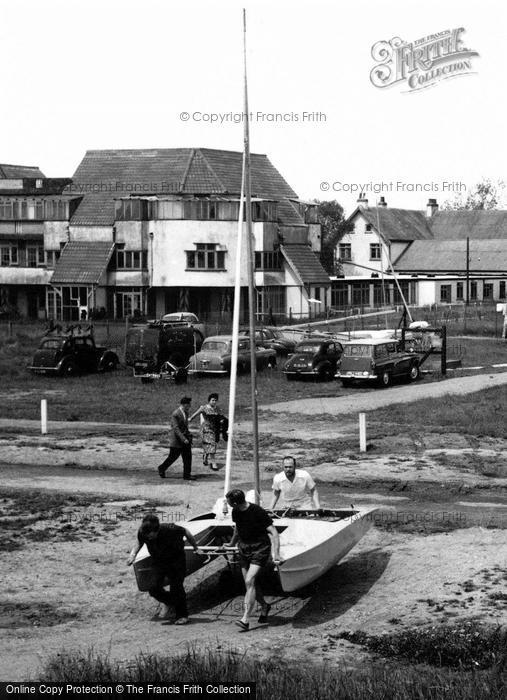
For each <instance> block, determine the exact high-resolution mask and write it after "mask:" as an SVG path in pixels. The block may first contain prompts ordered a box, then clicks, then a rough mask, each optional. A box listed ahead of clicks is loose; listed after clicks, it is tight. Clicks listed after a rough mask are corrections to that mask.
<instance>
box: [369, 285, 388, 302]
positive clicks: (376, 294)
mask: <svg viewBox="0 0 507 700" xmlns="http://www.w3.org/2000/svg"><path fill="white" fill-rule="evenodd" d="M382 288H383V291H382ZM390 298H391V297H390V289H389V285H388V284H385V283H384V284H383V285H382V284H374V285H373V306H384V304H389V303H390V302H389V299H390Z"/></svg>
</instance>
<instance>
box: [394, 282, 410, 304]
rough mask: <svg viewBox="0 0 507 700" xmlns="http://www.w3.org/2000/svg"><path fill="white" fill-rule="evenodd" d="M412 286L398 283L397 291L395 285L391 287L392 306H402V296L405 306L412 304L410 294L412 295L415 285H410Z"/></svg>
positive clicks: (406, 283)
mask: <svg viewBox="0 0 507 700" xmlns="http://www.w3.org/2000/svg"><path fill="white" fill-rule="evenodd" d="M412 284H413V286H412V285H409V283H408V282H405V281H400V282H399V285H400V289H398V285H397V284H395V285H394V287H393V304H403V298H402V294H403V297H404V298H405V301H406V302H407V304H410V303H411V302H412V299H411V298H410V292H412V294H413V293H414V291H413V290H414V287H415V283H412ZM400 290H401V294H400Z"/></svg>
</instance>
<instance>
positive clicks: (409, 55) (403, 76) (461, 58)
mask: <svg viewBox="0 0 507 700" xmlns="http://www.w3.org/2000/svg"><path fill="white" fill-rule="evenodd" d="M464 31H465V30H464V29H463V27H460V28H458V29H446V30H445V31H443V32H438V33H437V34H430V35H429V36H426V37H423V38H422V39H417V40H416V41H413V42H411V43H408V42H406V41H404V40H403V39H400V37H393V38H392V39H391V40H389V41H377V43H376V44H374V45H373V46H372V49H371V55H372V58H373V60H374V61H376V63H377V65H376V66H375V67H374V68H373V69H372V71H371V73H370V80H371V82H372V83H373V85H375V87H378V88H385V87H391V86H392V85H397V84H401V85H405V86H406V87H407V88H408V89H407V90H406V92H415V91H417V90H421V89H423V88H428V87H432V86H434V85H436V83H437V82H439V81H440V80H446V79H448V78H455V77H458V76H462V75H468V74H470V73H473V72H474V71H473V69H472V59H473V58H474V57H476V56H478V55H479V54H478V53H477V51H473V50H471V49H468V48H466V47H465V46H464V45H463V40H462V34H463V33H464Z"/></svg>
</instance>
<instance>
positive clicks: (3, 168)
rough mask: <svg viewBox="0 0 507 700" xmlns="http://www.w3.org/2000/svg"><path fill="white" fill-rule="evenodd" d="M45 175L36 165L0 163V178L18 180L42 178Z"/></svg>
mask: <svg viewBox="0 0 507 700" xmlns="http://www.w3.org/2000/svg"><path fill="white" fill-rule="evenodd" d="M45 177H46V176H45V175H44V173H43V172H42V170H40V169H39V168H38V167H37V166H36V165H7V164H6V163H0V178H5V179H7V180H20V179H22V178H36V179H37V180H39V179H44V178H45Z"/></svg>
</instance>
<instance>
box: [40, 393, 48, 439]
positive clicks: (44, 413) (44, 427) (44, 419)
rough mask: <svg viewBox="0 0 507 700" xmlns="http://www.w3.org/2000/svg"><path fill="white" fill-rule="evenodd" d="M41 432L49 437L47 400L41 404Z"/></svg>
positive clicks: (42, 400)
mask: <svg viewBox="0 0 507 700" xmlns="http://www.w3.org/2000/svg"><path fill="white" fill-rule="evenodd" d="M40 431H41V434H42V435H47V432H48V402H47V400H46V399H41V402H40Z"/></svg>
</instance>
